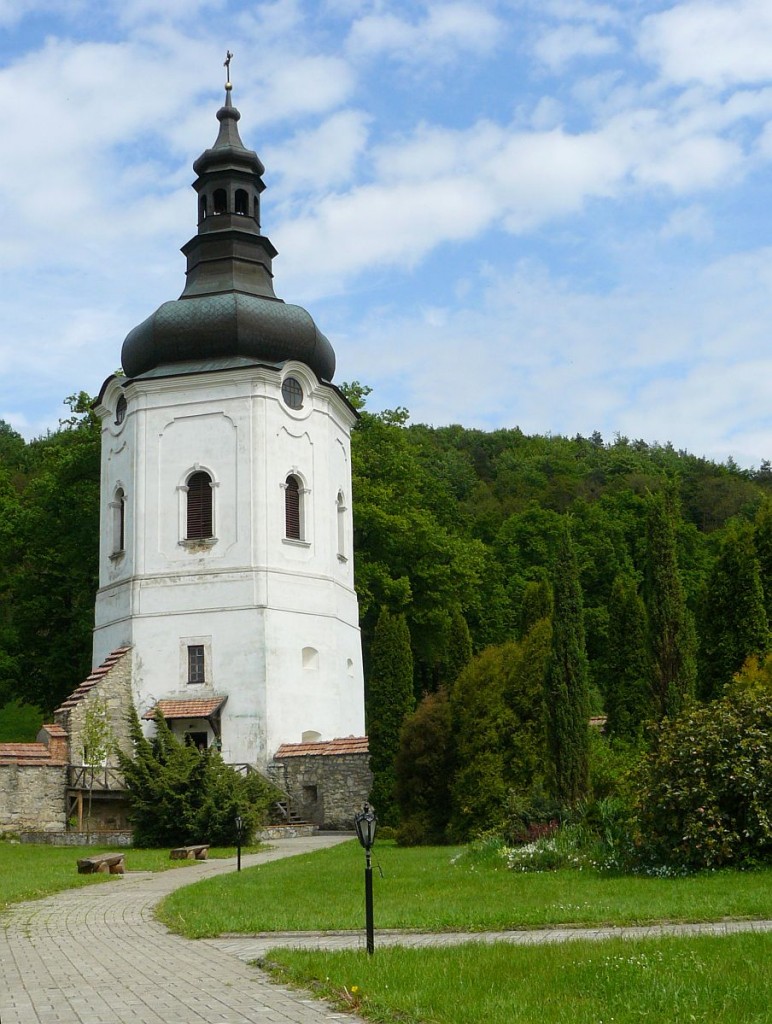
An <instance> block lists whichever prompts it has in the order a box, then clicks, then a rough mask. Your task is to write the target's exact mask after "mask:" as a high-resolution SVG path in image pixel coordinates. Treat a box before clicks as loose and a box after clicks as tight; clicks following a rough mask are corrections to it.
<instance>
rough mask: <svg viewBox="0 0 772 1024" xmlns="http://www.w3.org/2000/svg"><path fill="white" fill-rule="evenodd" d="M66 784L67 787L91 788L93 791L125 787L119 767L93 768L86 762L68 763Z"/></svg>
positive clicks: (122, 788)
mask: <svg viewBox="0 0 772 1024" xmlns="http://www.w3.org/2000/svg"><path fill="white" fill-rule="evenodd" d="M67 786H68V788H69V789H83V790H93V791H94V792H112V791H113V790H125V789H126V783H125V782H124V779H123V775H122V774H121V772H120V769H118V768H111V767H109V766H108V765H100V766H99V767H94V768H92V767H91V766H90V765H86V764H71V765H68V766H67Z"/></svg>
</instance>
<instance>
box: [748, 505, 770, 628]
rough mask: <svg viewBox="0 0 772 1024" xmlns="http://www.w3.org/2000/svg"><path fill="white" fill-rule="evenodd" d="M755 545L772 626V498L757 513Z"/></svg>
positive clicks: (765, 605) (766, 607)
mask: <svg viewBox="0 0 772 1024" xmlns="http://www.w3.org/2000/svg"><path fill="white" fill-rule="evenodd" d="M754 526H755V529H754V538H753V539H754V543H755V547H756V557H757V558H758V560H759V574H760V579H761V587H762V590H763V591H764V608H765V609H766V613H767V622H768V623H769V624H770V625H772V498H767V499H766V501H764V502H762V504H761V506H760V507H759V510H758V512H757V513H756V521H755V524H754Z"/></svg>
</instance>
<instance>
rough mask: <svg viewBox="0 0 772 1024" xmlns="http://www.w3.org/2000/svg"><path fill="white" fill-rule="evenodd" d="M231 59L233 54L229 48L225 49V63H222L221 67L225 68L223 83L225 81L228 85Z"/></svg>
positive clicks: (229, 82)
mask: <svg viewBox="0 0 772 1024" xmlns="http://www.w3.org/2000/svg"><path fill="white" fill-rule="evenodd" d="M232 60H233V54H232V53H231V51H230V50H226V51H225V63H224V64H223V67H224V68H225V83H226V85H230V84H231V61H232Z"/></svg>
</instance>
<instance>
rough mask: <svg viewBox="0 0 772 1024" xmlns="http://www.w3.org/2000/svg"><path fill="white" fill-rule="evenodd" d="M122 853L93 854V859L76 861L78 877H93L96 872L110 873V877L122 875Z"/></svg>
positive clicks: (85, 858) (123, 869)
mask: <svg viewBox="0 0 772 1024" xmlns="http://www.w3.org/2000/svg"><path fill="white" fill-rule="evenodd" d="M124 856H125V854H123V853H95V854H94V855H93V857H83V858H82V859H81V860H79V861H78V874H79V875H93V874H94V873H96V872H97V871H99V872H102V873H107V872H108V871H109V872H110V874H111V875H122V874H123V873H124V871H125V870H126V868H125V867H124V863H123V858H124Z"/></svg>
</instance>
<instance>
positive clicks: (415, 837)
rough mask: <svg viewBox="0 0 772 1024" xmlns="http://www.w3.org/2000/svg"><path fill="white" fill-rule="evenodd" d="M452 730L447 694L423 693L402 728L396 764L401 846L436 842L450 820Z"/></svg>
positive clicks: (443, 690) (440, 840)
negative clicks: (419, 701) (423, 695)
mask: <svg viewBox="0 0 772 1024" xmlns="http://www.w3.org/2000/svg"><path fill="white" fill-rule="evenodd" d="M452 775H453V729H452V722H451V714H450V701H449V700H448V691H447V690H446V689H445V687H440V689H439V690H437V691H436V692H435V693H428V694H427V695H426V696H425V697H424V698H423V700H422V701H421V703H420V704H419V705H418V707H417V708H416V710H415V712H414V713H413V714H412V715H408V716H407V717H406V718H405V721H404V722H403V724H402V729H401V732H400V739H399V752H398V754H397V759H396V794H397V799H398V801H399V810H400V828H399V832H398V833H397V838H398V840H399V842H400V843H401V844H402V845H405V846H415V845H418V844H420V843H442V842H444V841H445V829H446V828H447V825H448V822H449V821H450V814H451V798H450V784H451V779H452Z"/></svg>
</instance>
